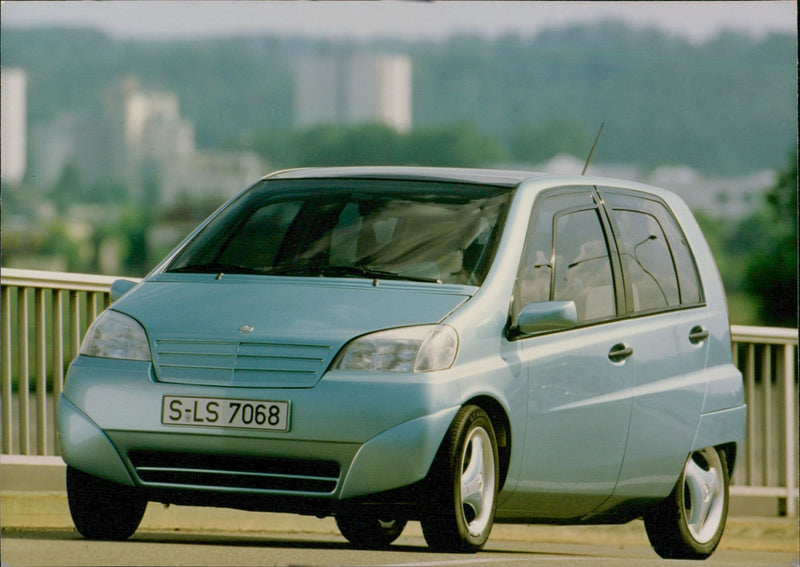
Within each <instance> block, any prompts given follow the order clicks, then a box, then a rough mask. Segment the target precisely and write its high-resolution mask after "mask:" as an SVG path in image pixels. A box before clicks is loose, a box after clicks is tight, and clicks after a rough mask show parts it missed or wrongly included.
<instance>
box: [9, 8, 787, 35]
mask: <svg viewBox="0 0 800 567" xmlns="http://www.w3.org/2000/svg"><path fill="white" fill-rule="evenodd" d="M1 10H2V14H0V17H1V21H2V26H3V27H12V26H13V27H18V26H26V27H29V26H52V25H67V26H88V27H93V28H97V29H101V30H104V31H106V32H108V33H110V34H112V35H113V36H115V37H119V38H142V39H155V38H158V39H177V38H188V37H198V36H199V37H219V36H226V35H236V34H264V33H269V34H280V35H283V36H298V35H299V36H304V37H326V38H338V39H342V38H352V39H371V38H376V37H384V38H388V37H398V38H404V39H421V38H427V39H439V38H442V37H445V36H447V35H448V34H450V33H454V32H469V33H477V34H480V35H483V36H486V37H497V36H499V35H502V34H504V33H509V32H511V33H517V34H521V35H524V36H530V35H533V34H535V33H536V32H538V31H540V30H542V29H545V28H552V27H562V26H564V25H569V24H573V23H591V22H597V21H602V20H609V19H610V20H621V21H625V22H627V23H629V24H632V25H635V26H641V27H654V26H655V27H658V28H660V29H662V30H665V31H667V32H670V33H674V34H677V35H680V36H682V37H685V38H688V39H690V40H691V41H693V42H703V41H706V40H708V39H710V38H712V37H713V36H714V35H716V34H717V33H718V32H719V31H721V30H723V29H732V30H737V31H743V32H747V33H750V34H752V35H753V36H755V37H762V36H763V35H764V34H766V33H769V32H783V33H796V31H797V3H796V2H795V1H789V0H785V1H771V2H761V1H756V2H738V1H737V2H705V1H698V2H649V1H644V2H535V1H534V2H531V1H525V2H420V1H409V0H406V1H400V0H396V1H385V2H337V1H332V2H307V1H306V2H272V1H270V2H263V1H262V2H259V1H250V2H228V1H225V2H207V1H202V2H198V1H191V0H181V1H178V2H157V1H149V0H148V1H144V2H142V1H124V2H123V1H118V2H53V1H46V2H18V1H3V2H2V8H1Z"/></svg>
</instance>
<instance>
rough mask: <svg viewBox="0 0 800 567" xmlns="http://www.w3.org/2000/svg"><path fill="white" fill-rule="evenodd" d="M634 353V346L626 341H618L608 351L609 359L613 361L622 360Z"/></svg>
mask: <svg viewBox="0 0 800 567" xmlns="http://www.w3.org/2000/svg"><path fill="white" fill-rule="evenodd" d="M632 355H633V348H631V347H629V346H628V345H626V344H625V343H617V344H615V345H614V346H612V347H611V350H610V351H608V359H609V360H610V361H611V362H622V361H623V360H625V359H626V358H628V357H630V356H632Z"/></svg>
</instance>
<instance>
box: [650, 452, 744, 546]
mask: <svg viewBox="0 0 800 567" xmlns="http://www.w3.org/2000/svg"><path fill="white" fill-rule="evenodd" d="M729 483H730V480H729V478H728V464H727V462H726V460H725V453H724V452H723V451H718V450H717V449H715V448H714V447H708V448H706V449H702V450H700V451H695V452H694V453H692V454H691V455H689V458H688V459H687V460H686V464H685V465H684V467H683V471H682V472H681V476H680V478H679V479H678V483H677V484H676V485H675V488H673V489H672V492H671V493H670V495H669V496H668V497H667V498H666V499H665V500H663V501H661V502H660V503H658V504H657V505H655V506H653V507H652V508H651V509H650V510H648V511H647V513H645V515H644V525H645V529H646V530H647V537H648V539H649V540H650V544H651V545H652V546H653V549H654V550H655V552H656V553H658V555H660V556H661V557H663V558H665V559H706V558H707V557H708V556H710V555H711V554H712V553H713V552H714V550H715V549H716V548H717V545H719V541H720V539H722V532H723V531H725V521H726V519H727V517H728V499H729V493H728V492H729Z"/></svg>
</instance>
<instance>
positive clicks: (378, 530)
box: [336, 512, 407, 549]
mask: <svg viewBox="0 0 800 567" xmlns="http://www.w3.org/2000/svg"><path fill="white" fill-rule="evenodd" d="M406 523H407V520H404V519H402V520H398V519H391V520H382V519H380V516H375V515H370V514H368V513H365V514H358V513H355V512H353V513H350V512H347V513H339V514H337V515H336V525H337V526H338V527H339V531H340V532H342V535H343V536H344V537H345V538H346V539H347V541H349V542H350V543H352V544H353V545H355V546H356V547H361V548H366V549H382V548H385V547H389V545H391V543H392V542H393V541H394V540H396V539H397V538H399V537H400V534H402V533H403V530H404V529H405V527H406Z"/></svg>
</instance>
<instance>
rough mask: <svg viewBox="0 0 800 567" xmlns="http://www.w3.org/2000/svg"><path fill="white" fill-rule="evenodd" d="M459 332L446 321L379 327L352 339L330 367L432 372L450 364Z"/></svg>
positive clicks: (453, 356) (455, 351)
mask: <svg viewBox="0 0 800 567" xmlns="http://www.w3.org/2000/svg"><path fill="white" fill-rule="evenodd" d="M457 352H458V334H457V333H456V331H455V329H453V327H450V326H449V325H420V326H418V327H402V328H399V329H389V330H388V331H379V332H377V333H372V334H369V335H364V336H363V337H359V338H357V339H354V340H353V341H351V342H350V343H348V344H347V345H345V347H344V348H343V349H342V352H340V353H339V355H338V356H337V357H336V360H335V361H334V362H333V366H332V368H334V369H337V370H369V371H372V372H433V371H435V370H446V369H447V368H450V367H451V366H452V365H453V362H455V359H456V353H457Z"/></svg>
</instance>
